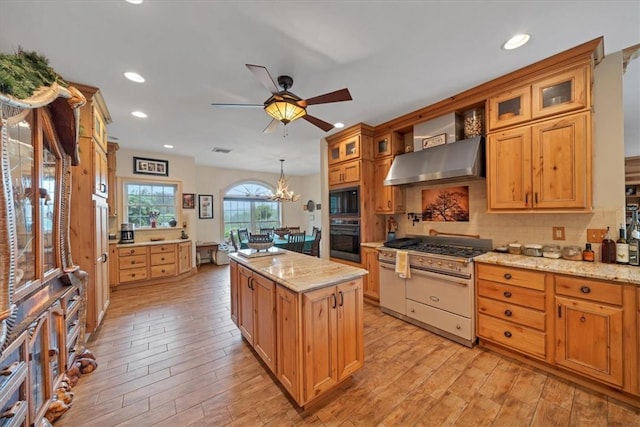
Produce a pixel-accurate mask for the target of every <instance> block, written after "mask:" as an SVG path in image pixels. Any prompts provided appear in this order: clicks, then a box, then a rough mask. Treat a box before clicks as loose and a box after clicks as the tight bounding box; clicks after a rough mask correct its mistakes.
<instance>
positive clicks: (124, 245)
mask: <svg viewBox="0 0 640 427" xmlns="http://www.w3.org/2000/svg"><path fill="white" fill-rule="evenodd" d="M185 242H191V240H190V239H173V240H169V239H167V240H157V241H154V242H152V241H150V240H147V241H144V242H143V241H139V242H135V243H118V241H117V240H109V244H110V245H113V244H115V245H116V246H118V247H119V248H132V247H136V246H149V245H171V244H174V243H185Z"/></svg>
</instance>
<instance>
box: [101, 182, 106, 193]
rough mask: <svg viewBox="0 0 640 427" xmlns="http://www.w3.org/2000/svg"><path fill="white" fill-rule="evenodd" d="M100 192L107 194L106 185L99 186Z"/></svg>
mask: <svg viewBox="0 0 640 427" xmlns="http://www.w3.org/2000/svg"><path fill="white" fill-rule="evenodd" d="M100 191H101V192H102V193H106V192H107V184H100Z"/></svg>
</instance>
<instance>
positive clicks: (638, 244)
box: [627, 210, 640, 266]
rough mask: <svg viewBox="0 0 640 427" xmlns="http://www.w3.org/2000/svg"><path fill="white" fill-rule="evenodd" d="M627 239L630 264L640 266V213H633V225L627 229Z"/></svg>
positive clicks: (630, 224)
mask: <svg viewBox="0 0 640 427" xmlns="http://www.w3.org/2000/svg"><path fill="white" fill-rule="evenodd" d="M627 238H628V242H629V264H630V265H636V266H638V265H640V257H639V256H638V255H639V254H640V221H638V211H637V210H634V211H632V212H631V223H629V227H628V228H627Z"/></svg>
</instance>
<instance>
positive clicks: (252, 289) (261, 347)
mask: <svg viewBox="0 0 640 427" xmlns="http://www.w3.org/2000/svg"><path fill="white" fill-rule="evenodd" d="M275 304H276V285H275V283H274V282H273V281H272V280H269V279H267V278H266V277H264V276H261V275H260V274H257V273H255V272H253V271H252V270H250V269H248V268H246V267H244V266H242V265H239V266H238V309H239V313H238V327H239V328H240V332H241V333H242V336H243V337H244V338H245V339H246V340H247V341H248V342H249V344H251V346H252V347H253V348H254V350H255V351H256V353H258V355H260V357H261V358H262V360H263V361H264V362H265V364H266V365H267V366H268V367H269V369H271V371H272V372H275V370H276V335H275V333H276V318H275V315H276V312H275Z"/></svg>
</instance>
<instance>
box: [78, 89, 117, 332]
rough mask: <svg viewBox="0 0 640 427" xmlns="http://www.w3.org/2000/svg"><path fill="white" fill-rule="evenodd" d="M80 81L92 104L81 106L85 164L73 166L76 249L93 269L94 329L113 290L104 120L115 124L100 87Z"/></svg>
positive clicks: (90, 306)
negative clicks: (110, 286)
mask: <svg viewBox="0 0 640 427" xmlns="http://www.w3.org/2000/svg"><path fill="white" fill-rule="evenodd" d="M75 85H76V87H78V89H79V90H80V91H81V92H82V94H83V95H84V96H85V98H86V99H87V103H86V104H85V105H84V106H83V107H82V108H81V110H80V138H79V141H78V143H79V151H80V165H79V166H77V167H74V168H72V171H71V185H72V193H73V197H72V198H71V215H70V231H71V250H72V252H73V254H74V256H75V259H76V261H77V262H78V265H79V266H80V268H81V269H82V270H84V271H86V272H87V273H88V274H89V284H88V286H87V320H86V321H87V330H88V331H89V332H93V331H95V330H96V328H97V327H98V326H99V325H100V323H101V322H102V318H103V317H104V314H105V312H106V310H107V307H108V306H109V295H110V293H109V292H110V291H109V266H108V263H107V260H108V257H109V241H108V236H109V205H108V204H107V196H108V194H109V189H108V186H107V183H108V178H107V175H108V165H107V150H108V148H107V131H106V127H105V124H107V123H111V116H110V115H109V111H108V110H107V107H106V104H105V102H104V99H103V98H102V94H101V92H100V90H99V89H98V88H96V87H92V86H87V85H81V84H75ZM88 210H91V213H88V212H87V211H88Z"/></svg>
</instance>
